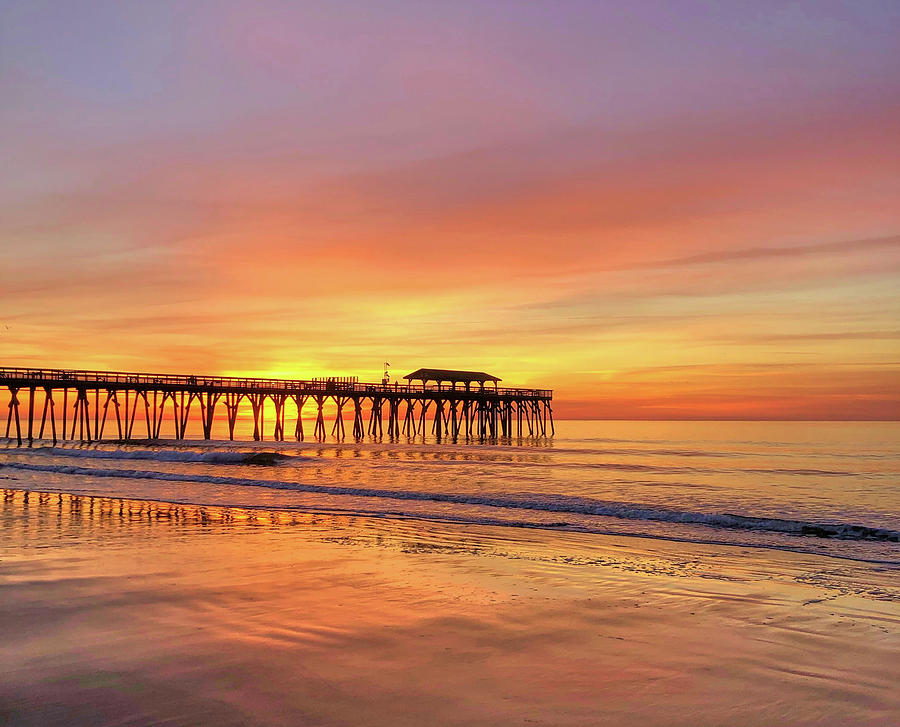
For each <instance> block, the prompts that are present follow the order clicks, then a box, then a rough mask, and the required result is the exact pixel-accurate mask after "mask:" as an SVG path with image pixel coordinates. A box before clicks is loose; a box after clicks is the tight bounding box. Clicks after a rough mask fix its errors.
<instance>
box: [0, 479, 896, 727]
mask: <svg viewBox="0 0 900 727" xmlns="http://www.w3.org/2000/svg"><path fill="white" fill-rule="evenodd" d="M2 533H3V535H2V539H0V594H2V595H0V622H2V623H3V624H4V640H3V646H2V649H0V672H2V673H3V675H4V677H3V679H2V682H0V723H2V724H10V725H98V726H99V725H148V724H165V725H196V724H219V725H298V724H304V725H305V724H309V725H347V724H365V725H424V724H439V725H491V724H548V725H596V724H607V725H619V724H621V725H626V724H627V725H634V724H643V725H695V724H701V723H702V724H706V725H771V724H791V725H842V724H854V725H884V724H890V723H893V722H894V721H896V720H897V718H898V717H900V696H898V692H897V689H896V684H897V683H898V681H900V666H898V662H897V659H896V654H897V653H898V651H900V607H898V603H900V600H898V598H900V593H898V590H900V589H898V587H897V571H896V568H895V567H893V566H884V567H879V566H877V565H871V564H860V563H857V562H853V561H842V560H840V559H836V558H835V559H829V558H823V557H821V556H814V555H805V554H797V553H785V552H778V551H775V550H769V551H764V550H761V549H755V550H750V549H742V548H738V547H722V546H711V545H692V544H685V543H671V542H665V541H658V540H650V539H642V538H629V537H614V536H606V537H598V536H596V535H592V536H585V535H581V534H577V533H552V532H546V531H540V532H539V531H533V530H529V529H526V528H519V529H516V528H497V527H487V526H472V525H466V526H459V525H453V524H440V523H423V522H416V521H413V520H405V521H402V522H401V521H397V520H391V519H390V518H368V519H367V518H358V517H342V516H334V515H324V514H323V515H318V514H297V513H283V512H282V513H279V512H277V511H265V510H259V511H253V510H246V509H238V508H215V507H204V508H197V507H190V506H173V505H169V504H165V503H151V502H145V501H137V500H123V499H117V498H92V497H75V496H70V495H65V494H56V493H53V494H38V493H30V494H26V493H23V492H21V491H18V490H12V489H10V490H6V491H5V496H4V498H3V502H2ZM828 574H831V575H830V576H829V575H828ZM851 583H852V584H854V585H853V586H849V585H848V584H851Z"/></svg>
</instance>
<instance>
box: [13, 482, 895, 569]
mask: <svg viewBox="0 0 900 727" xmlns="http://www.w3.org/2000/svg"><path fill="white" fill-rule="evenodd" d="M0 469H2V466H0ZM83 476H90V475H83ZM0 479H9V480H11V481H15V480H14V478H11V477H3V476H2V475H0ZM3 489H5V490H11V491H14V492H22V493H25V492H28V493H32V494H36V495H41V494H47V495H69V496H71V497H88V498H97V499H102V500H123V501H136V502H150V503H158V504H160V505H169V506H172V507H195V508H208V509H214V508H215V509H223V510H235V511H241V510H246V511H253V512H270V511H271V512H284V513H298V514H310V515H323V516H327V515H332V516H346V517H358V518H372V519H375V520H393V521H406V520H412V521H418V522H422V523H446V524H451V525H457V526H459V527H475V528H477V527H486V528H490V527H497V528H513V529H522V530H536V531H541V532H547V533H578V534H582V535H586V536H597V537H601V538H602V537H622V538H640V539H646V540H652V541H662V542H669V543H681V544H686V545H709V546H713V547H725V548H751V549H754V550H763V551H776V552H784V553H795V554H798V555H810V556H819V557H823V558H830V559H835V560H842V561H850V562H854V563H863V564H868V565H875V566H893V567H897V568H898V569H900V560H885V559H878V558H864V557H859V556H853V555H843V554H840V553H825V552H818V553H813V552H810V551H809V550H804V549H801V548H799V547H797V548H791V547H789V546H782V545H777V544H770V543H746V542H741V543H735V542H729V541H726V540H715V539H712V538H708V539H700V538H689V537H683V536H677V535H665V536H663V535H657V534H652V533H639V532H635V533H623V532H617V531H611V530H601V529H594V528H588V527H584V526H579V525H575V524H571V523H559V524H554V523H543V522H528V521H508V520H502V519H499V518H498V519H496V520H494V521H489V520H487V519H481V520H477V521H475V520H466V519H462V518H455V517H454V516H452V515H440V514H437V513H433V514H429V515H423V514H420V513H407V512H391V511H379V510H360V509H349V508H347V509H341V508H327V507H321V506H303V505H297V506H290V505H280V506H273V505H252V504H245V505H226V504H218V503H203V502H193V501H187V500H180V501H175V500H163V499H154V498H147V497H135V496H114V495H106V494H92V493H86V492H72V491H68V490H66V491H63V490H37V489H35V490H32V489H28V488H24V487H21V486H19V487H3ZM693 524H694V525H698V526H703V524H702V523H693ZM725 529H726V530H729V528H725ZM735 530H736V531H739V532H740V531H744V530H746V529H744V528H735ZM750 531H751V532H754V531H753V530H752V529H750ZM788 535H790V536H793V537H815V538H818V539H821V540H826V541H828V540H832V541H843V540H846V541H848V542H857V539H855V538H842V537H840V536H835V537H831V536H829V537H820V536H816V535H813V534H809V533H788ZM871 542H890V541H886V540H885V541H881V540H874V539H873V540H872V541H871Z"/></svg>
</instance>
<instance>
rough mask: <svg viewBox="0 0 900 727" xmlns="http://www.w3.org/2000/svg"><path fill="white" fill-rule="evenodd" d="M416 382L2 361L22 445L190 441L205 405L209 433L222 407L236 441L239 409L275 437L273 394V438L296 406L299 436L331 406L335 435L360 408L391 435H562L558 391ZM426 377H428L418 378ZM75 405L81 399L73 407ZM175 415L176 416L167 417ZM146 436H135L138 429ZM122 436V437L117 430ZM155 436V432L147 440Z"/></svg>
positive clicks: (448, 376) (361, 425) (355, 430)
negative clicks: (267, 415) (307, 412)
mask: <svg viewBox="0 0 900 727" xmlns="http://www.w3.org/2000/svg"><path fill="white" fill-rule="evenodd" d="M404 378H405V379H406V380H407V383H403V384H401V383H385V382H382V383H380V384H367V383H360V382H359V381H357V380H356V378H355V377H326V378H317V379H310V380H291V379H261V378H245V377H233V376H199V375H188V376H184V375H173V374H148V373H127V372H120V371H78V370H69V369H38V368H7V367H0V388H3V387H5V388H7V389H8V390H9V412H8V415H7V419H6V437H7V438H9V437H10V436H11V435H12V436H14V437H15V439H16V440H17V442H18V443H19V444H22V443H23V441H25V440H27V441H28V442H32V441H34V439H35V438H37V439H43V438H44V434H45V432H47V433H48V434H49V435H50V438H52V440H53V442H54V443H56V442H57V441H58V440H63V441H65V440H76V441H81V442H92V441H97V440H102V439H103V438H104V435H107V438H109V439H116V440H121V441H130V440H133V439H136V438H139V439H145V438H146V439H160V438H162V437H163V436H165V438H167V439H168V438H169V437H168V436H167V435H168V433H171V435H172V438H174V439H186V438H187V434H188V431H187V430H188V423H189V421H195V420H196V418H195V419H194V420H192V419H191V418H190V414H191V409H192V407H193V408H194V412H195V414H196V413H197V412H198V411H199V414H200V425H201V426H202V434H203V438H204V439H211V438H212V429H213V422H214V421H215V416H216V409H217V407H218V406H219V405H220V404H221V405H222V407H223V408H224V411H225V415H226V420H227V424H228V436H229V439H234V434H235V428H236V426H237V422H238V411H239V409H240V408H241V407H242V406H243V407H244V410H245V411H246V410H247V408H248V406H249V411H250V414H251V419H252V427H253V439H255V440H257V441H258V440H261V439H263V438H264V436H265V421H264V410H265V408H266V400H268V401H269V402H271V406H270V407H269V409H270V411H273V412H274V417H273V419H274V421H272V425H271V437H272V438H273V439H275V440H277V441H284V439H285V414H286V410H287V409H288V408H291V409H294V408H295V409H296V414H297V418H296V424H295V427H294V432H293V436H294V438H295V439H297V441H302V440H303V439H304V430H303V410H304V407H306V406H308V407H311V408H312V410H313V411H315V413H316V418H315V426H314V428H313V437H314V438H315V439H316V440H318V441H322V440H324V439H325V438H326V432H327V431H328V426H327V425H326V414H325V412H326V409H327V410H328V411H329V416H328V420H329V421H328V423H329V424H330V425H331V435H332V436H334V437H336V438H338V439H344V438H345V436H346V429H345V423H344V415H345V412H346V414H347V415H348V416H349V415H350V414H351V413H352V416H353V426H352V430H351V431H352V436H353V437H354V438H356V439H363V438H364V437H365V436H366V435H371V436H374V437H382V436H383V435H384V429H385V425H386V428H387V434H388V436H389V437H391V438H396V437H400V436H401V435H404V436H406V437H409V438H414V437H417V436H419V435H424V434H426V431H427V429H428V426H429V424H430V429H431V434H432V436H434V437H435V438H436V439H437V440H441V439H444V438H450V439H452V440H457V439H459V438H466V439H479V440H500V441H502V440H504V439H507V440H508V439H511V438H513V437H523V436H528V437H546V436H548V434H549V435H552V434H553V433H554V426H553V410H552V408H551V405H550V402H551V400H552V398H553V392H552V391H550V390H547V389H514V388H505V387H499V386H498V383H499V381H500V379H498V378H497V377H495V376H491V375H490V374H485V373H482V372H477V371H451V370H446V369H419V370H418V371H416V372H414V373H412V374H408V375H407V376H406V377H404ZM416 382H418V383H416ZM70 402H71V403H70ZM167 413H168V414H170V415H171V416H170V418H169V419H167V418H166V414H167ZM136 428H137V430H138V434H139V435H141V436H138V437H136V436H135V429H136ZM113 433H114V434H115V436H113ZM144 434H146V437H144V436H142V435H144Z"/></svg>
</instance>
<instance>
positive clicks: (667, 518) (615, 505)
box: [0, 450, 900, 542]
mask: <svg viewBox="0 0 900 727" xmlns="http://www.w3.org/2000/svg"><path fill="white" fill-rule="evenodd" d="M84 451H91V452H92V453H93V454H97V453H98V452H101V451H102V450H84ZM71 453H72V450H65V454H66V455H67V456H69V455H71ZM110 454H114V453H110ZM127 454H130V455H132V456H131V457H129V458H131V459H140V457H136V456H134V455H137V454H140V452H130V453H127ZM149 454H152V455H154V456H153V457H152V458H153V459H156V458H157V457H156V456H155V455H157V454H159V453H158V452H150V453H149ZM169 454H173V455H186V456H187V455H190V456H198V457H200V456H203V454H200V453H191V452H171V453H169ZM204 454H207V455H215V456H220V455H223V454H229V455H235V456H240V457H244V459H243V460H241V461H242V462H244V463H246V462H247V457H249V456H250V455H249V454H248V453H241V452H210V453H204ZM263 454H269V453H263ZM271 454H276V453H271ZM110 458H111V457H110ZM186 461H204V460H186ZM205 461H209V460H205ZM0 468H6V469H18V470H26V471H32V472H53V473H60V474H68V475H84V476H88V477H117V478H128V479H147V480H166V481H171V482H198V483H206V484H214V485H236V486H242V487H265V488H270V489H277V490H291V491H294V492H308V493H317V494H323V495H337V496H341V495H344V496H355V497H375V498H387V499H392V500H417V501H425V502H438V503H450V504H456V505H475V506H483V507H491V508H499V509H516V510H534V511H541V512H554V513H571V514H577V515H596V516H604V517H613V518H620V519H626V520H645V521H654V522H670V523H681V524H691V525H702V526H707V527H711V528H727V529H739V530H754V531H768V532H776V533H784V534H789V535H799V536H815V537H820V538H838V539H845V540H868V541H881V542H900V532H898V531H896V530H890V529H887V528H877V527H870V526H866V525H856V524H852V523H827V522H810V521H803V520H789V519H779V518H768V517H752V516H746V515H736V514H732V513H707V512H692V511H685V510H677V509H669V508H664V507H658V506H648V505H641V504H636V503H627V502H610V501H605V500H595V499H590V498H582V497H572V496H566V495H552V494H543V493H527V492H526V493H506V494H503V495H494V496H489V495H481V494H465V493H453V492H424V491H418V490H390V489H375V488H362V487H345V486H339V485H312V484H304V483H300V482H281V481H277V480H256V479H249V478H244V477H231V476H225V475H221V476H220V475H201V474H189V473H176V472H154V471H145V470H120V469H98V468H93V467H78V466H71V465H41V464H30V463H24V462H10V463H5V464H2V465H0Z"/></svg>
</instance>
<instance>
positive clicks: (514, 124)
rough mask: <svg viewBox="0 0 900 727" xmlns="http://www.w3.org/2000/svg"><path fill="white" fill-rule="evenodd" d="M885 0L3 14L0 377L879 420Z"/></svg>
mask: <svg viewBox="0 0 900 727" xmlns="http://www.w3.org/2000/svg"><path fill="white" fill-rule="evenodd" d="M898 37H900V3H897V2H896V1H895V0H890V1H886V2H869V1H867V0H852V1H849V2H835V1H832V0H815V1H812V2H769V1H766V0H757V1H756V2H752V3H750V2H746V3H744V2H714V1H712V0H707V1H702V2H701V1H699V0H697V1H692V2H688V1H684V0H681V1H677V2H676V1H673V0H669V1H667V2H652V1H636V2H633V3H612V2H602V1H601V0H586V1H572V0H552V1H547V2H544V1H541V0H516V1H506V0H489V1H485V0H477V1H472V2H470V1H469V0H453V1H452V2H450V1H448V2H422V1H421V0H415V1H408V2H407V1H399V0H378V2H375V1H372V2H363V1H361V0H357V1H355V2H344V1H342V0H333V1H331V2H327V3H321V2H309V3H307V2H300V1H293V2H277V1H270V0H266V1H261V0H254V1H253V2H233V1H231V0H216V1H215V2H203V1H199V0H180V1H179V2H166V1H164V0H155V1H154V2H152V3H148V2H129V1H128V0H116V1H115V2H94V1H91V0H82V1H81V2H78V3H70V2H63V1H62V0H57V1H55V2H44V1H42V0H27V2H19V1H18V0H0V94H2V99H3V101H2V103H0V253H2V264H0V364H2V365H8V366H17V365H21V366H48V367H65V368H91V369H113V370H131V371H161V372H173V373H194V372H196V373H208V374H228V375H239V374H254V375H274V376H290V377H312V376H321V375H356V376H359V378H360V379H361V380H364V381H372V380H379V379H380V378H381V366H382V363H383V362H385V361H387V362H390V363H391V364H392V371H393V372H394V374H395V375H397V376H400V375H402V374H405V373H407V372H409V371H413V370H415V369H417V368H419V367H423V366H425V367H441V368H459V369H473V370H484V371H488V372H490V373H493V374H496V375H498V376H500V377H501V378H502V379H503V381H504V384H507V385H511V386H536V387H541V388H553V389H554V400H555V406H554V409H555V411H556V412H557V416H558V417H572V418H615V419H655V418H661V419H680V418H686V419H707V418H713V419H715V418H724V419H897V418H900V43H898V42H897V38H898Z"/></svg>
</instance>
